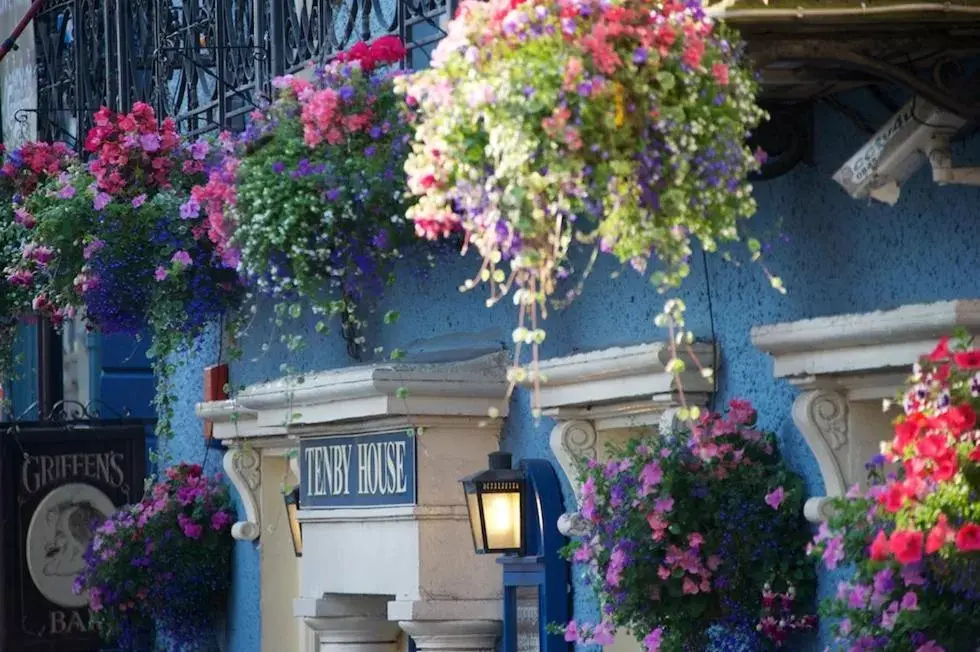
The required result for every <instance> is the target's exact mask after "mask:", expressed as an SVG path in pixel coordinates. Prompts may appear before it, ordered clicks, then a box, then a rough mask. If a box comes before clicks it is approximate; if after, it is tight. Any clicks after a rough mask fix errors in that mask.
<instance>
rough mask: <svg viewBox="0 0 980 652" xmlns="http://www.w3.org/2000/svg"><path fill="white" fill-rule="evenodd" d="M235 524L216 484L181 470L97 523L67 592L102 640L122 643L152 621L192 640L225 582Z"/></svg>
mask: <svg viewBox="0 0 980 652" xmlns="http://www.w3.org/2000/svg"><path fill="white" fill-rule="evenodd" d="M234 520H235V519H234V511H233V509H232V506H231V499H230V496H229V493H228V489H227V487H226V486H225V485H224V484H223V483H222V482H221V478H220V477H218V476H214V477H209V476H206V475H204V473H203V472H202V470H201V467H200V466H198V465H196V464H194V465H191V464H181V465H179V466H176V467H171V468H168V469H167V470H166V472H165V476H164V478H163V479H162V480H161V481H160V482H159V483H157V484H156V485H154V486H153V487H152V488H151V489H150V490H149V491H148V492H147V494H146V496H145V497H144V498H143V500H142V501H140V502H139V503H138V504H136V505H133V506H130V507H127V508H124V509H122V510H121V511H119V512H117V513H116V514H114V515H112V516H111V517H110V518H109V519H107V520H106V521H105V522H103V523H101V524H100V525H98V527H96V528H95V530H94V534H93V537H92V540H91V543H90V544H89V547H88V549H87V551H86V552H85V570H84V571H83V572H82V573H81V574H80V575H79V576H78V578H77V579H76V580H75V586H74V588H75V592H76V594H82V593H87V595H88V603H89V609H90V610H91V614H92V622H93V624H94V625H95V626H96V628H97V629H98V631H99V634H100V635H101V636H102V637H103V639H105V640H106V641H121V642H123V643H124V644H125V642H126V641H129V640H131V639H132V637H133V636H134V635H135V634H136V633H137V632H138V630H140V629H143V628H145V627H146V626H147V625H148V624H150V623H156V624H157V625H158V626H159V627H162V628H164V629H166V631H167V632H168V633H169V634H170V635H171V636H172V637H175V638H177V639H178V640H177V642H178V643H186V642H191V641H192V640H193V637H194V636H195V635H196V634H199V632H200V631H201V627H202V626H203V625H206V624H207V623H208V620H209V619H210V617H211V615H212V614H213V612H214V609H215V605H216V604H217V603H218V602H219V601H220V600H221V596H222V594H224V593H226V592H227V590H228V588H229V586H230V584H231V570H230V569H231V551H232V544H233V540H232V538H231V535H230V528H231V524H232V523H233V522H234Z"/></svg>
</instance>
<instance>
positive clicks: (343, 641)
mask: <svg viewBox="0 0 980 652" xmlns="http://www.w3.org/2000/svg"><path fill="white" fill-rule="evenodd" d="M386 605H387V598H386V597H385V596H360V595H337V594H334V595H326V596H324V597H322V598H318V599H309V598H299V599H297V600H294V601H293V613H294V614H295V615H296V617H297V618H300V619H302V621H303V623H305V624H306V626H307V628H308V629H309V630H310V631H311V632H312V633H313V638H314V646H313V651H314V652H397V650H398V636H399V634H400V631H399V628H398V624H397V623H393V622H391V621H390V620H388V618H387V614H386Z"/></svg>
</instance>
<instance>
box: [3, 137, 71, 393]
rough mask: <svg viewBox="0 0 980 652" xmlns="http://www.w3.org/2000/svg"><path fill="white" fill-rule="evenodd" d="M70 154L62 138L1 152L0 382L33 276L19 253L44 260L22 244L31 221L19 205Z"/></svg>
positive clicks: (61, 169) (25, 242)
mask: <svg viewBox="0 0 980 652" xmlns="http://www.w3.org/2000/svg"><path fill="white" fill-rule="evenodd" d="M0 152H3V147H2V145H0ZM74 158H75V157H74V154H73V153H72V152H71V150H69V149H68V146H67V145H65V144H64V143H53V144H52V143H33V142H31V143H25V144H24V145H21V146H20V147H18V148H16V149H14V150H11V151H10V152H9V153H6V154H5V156H4V161H3V165H2V166H0V383H3V382H4V381H5V380H8V379H9V378H10V374H11V372H12V370H13V363H14V360H13V344H14V337H15V334H16V326H17V322H18V321H19V320H20V319H21V318H23V317H25V316H26V315H28V314H29V313H30V312H31V298H32V295H31V293H30V288H31V286H32V284H33V282H34V275H33V272H31V271H30V270H25V269H21V268H20V263H21V261H22V259H23V257H24V256H25V254H27V255H31V256H33V257H35V259H36V262H37V263H38V264H39V265H44V264H46V262H47V255H46V252H45V251H44V250H37V249H36V248H35V249H31V248H29V247H28V243H29V241H30V232H31V229H33V228H34V220H33V218H32V217H31V216H30V215H29V214H28V213H27V212H26V211H25V210H24V208H23V204H24V202H25V200H26V199H27V198H28V197H30V195H31V193H33V192H34V191H35V190H36V189H37V187H38V185H40V184H42V183H44V182H45V181H46V180H48V179H50V178H52V177H57V176H59V175H60V174H61V173H63V172H64V171H65V170H66V169H67V168H68V166H69V165H70V164H71V163H72V162H73V161H74Z"/></svg>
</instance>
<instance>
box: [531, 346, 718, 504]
mask: <svg viewBox="0 0 980 652" xmlns="http://www.w3.org/2000/svg"><path fill="white" fill-rule="evenodd" d="M691 348H692V350H693V352H694V356H696V357H697V359H698V362H699V363H700V365H701V366H703V367H710V368H713V367H714V365H715V357H716V356H715V348H714V346H713V345H712V344H710V343H709V344H703V343H698V344H695V345H694V346H692V347H691ZM680 357H681V358H682V359H683V360H684V362H685V363H686V365H687V371H685V372H684V373H682V374H680V385H679V386H678V382H677V378H675V377H674V375H673V374H671V373H670V372H668V371H667V369H666V366H667V363H668V362H669V361H670V358H671V352H670V345H669V344H668V343H666V342H653V343H649V344H638V345H635V346H625V347H614V348H610V349H604V350H601V351H592V352H589V353H578V354H575V355H570V356H567V357H563V358H554V359H551V360H544V361H542V362H541V373H542V374H543V375H544V376H545V381H544V382H542V384H541V408H542V411H543V412H544V414H546V415H548V416H550V417H552V418H554V419H555V420H556V421H557V424H556V425H555V427H554V428H553V429H552V431H551V439H550V444H551V450H552V452H553V453H554V455H555V459H556V460H557V461H558V464H559V466H561V468H562V470H563V471H564V473H565V476H566V477H567V478H568V480H569V482H570V483H571V485H572V488H573V489H575V490H576V493H577V492H578V475H579V469H578V464H579V463H580V462H581V461H583V460H586V459H596V458H601V457H603V456H604V455H605V452H606V448H607V445H608V444H623V443H625V441H626V440H627V439H628V438H629V437H630V436H634V435H635V434H636V432H635V430H634V429H635V428H649V427H653V428H659V429H660V430H661V431H663V429H664V428H672V427H673V425H674V419H673V415H674V413H675V412H676V408H677V407H678V406H679V405H680V404H681V400H680V391H679V390H681V389H683V392H684V397H685V400H686V402H687V404H689V405H697V406H703V405H705V404H706V403H707V398H708V395H709V394H710V393H711V392H712V391H713V390H714V386H713V384H712V382H711V381H710V380H706V379H705V378H704V377H703V376H702V375H701V373H700V370H699V369H698V365H697V364H696V363H695V362H694V360H693V359H692V358H691V357H690V356H688V355H687V354H686V353H685V354H683V355H681V356H680Z"/></svg>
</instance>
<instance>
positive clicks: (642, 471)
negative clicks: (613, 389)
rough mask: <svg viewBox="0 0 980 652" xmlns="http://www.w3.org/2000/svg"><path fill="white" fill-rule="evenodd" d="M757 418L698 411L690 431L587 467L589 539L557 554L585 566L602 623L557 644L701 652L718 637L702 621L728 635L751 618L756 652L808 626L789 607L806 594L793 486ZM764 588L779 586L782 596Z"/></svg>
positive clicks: (742, 412) (736, 407) (808, 576)
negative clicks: (622, 643)
mask: <svg viewBox="0 0 980 652" xmlns="http://www.w3.org/2000/svg"><path fill="white" fill-rule="evenodd" d="M755 419H756V415H755V411H754V410H753V409H752V407H751V406H750V405H749V404H748V403H746V402H744V401H732V403H731V405H730V409H729V411H728V413H727V415H725V416H723V415H720V414H715V413H705V414H703V415H702V416H700V418H699V419H698V421H697V422H696V423H693V424H692V425H691V427H690V432H689V433H685V434H684V435H682V436H666V437H656V438H649V439H644V440H634V441H632V442H630V443H629V444H627V445H626V447H625V448H624V449H622V450H616V451H612V453H611V456H610V459H609V460H608V461H606V462H599V461H596V460H590V461H588V462H587V464H585V466H584V468H585V470H584V472H583V473H584V475H583V478H582V486H581V490H580V498H581V500H580V505H581V507H580V510H579V513H580V516H581V518H582V519H583V520H584V522H585V524H586V525H587V529H588V532H587V533H586V534H585V535H584V536H583V537H582V538H581V540H579V541H576V542H574V543H572V544H571V545H570V546H569V548H568V551H567V553H568V555H569V556H570V558H571V559H572V560H573V561H574V562H575V563H576V564H578V565H580V566H582V567H584V569H585V578H586V581H587V582H588V583H589V584H590V585H591V586H592V588H593V589H594V590H595V592H596V594H597V596H598V598H599V602H600V606H601V612H602V619H601V620H600V622H599V623H596V624H592V625H589V624H583V623H576V622H572V623H569V624H568V625H567V626H566V627H565V628H564V630H563V631H564V635H565V639H566V640H568V641H577V642H580V643H586V644H588V643H598V644H608V643H610V642H612V640H613V637H614V635H615V632H616V631H617V630H619V629H624V630H626V631H628V632H629V633H630V634H632V635H633V636H636V637H638V638H639V639H641V640H642V641H643V643H644V645H645V649H646V650H648V652H654V651H656V650H664V651H665V652H668V651H669V652H681V651H682V650H688V649H691V650H695V649H696V650H707V649H714V648H709V638H711V637H714V638H718V637H719V635H718V632H717V631H716V630H712V629H711V627H712V625H716V626H718V627H720V628H721V629H726V628H728V629H732V630H733V631H734V630H736V629H739V626H740V625H744V622H745V620H746V618H745V615H746V614H756V615H755V620H754V623H752V625H753V628H755V629H757V630H758V631H759V632H761V633H762V635H763V636H761V637H759V638H758V641H757V643H756V646H757V647H755V648H754V649H756V650H764V649H769V648H770V647H779V646H781V645H782V644H783V643H785V642H786V641H787V639H788V635H789V634H790V633H791V632H792V631H797V630H800V629H807V628H810V627H813V626H814V624H815V619H814V618H813V617H812V616H803V615H800V614H798V613H797V611H796V610H797V605H796V602H795V600H796V592H797V591H801V592H803V596H802V597H803V601H804V602H805V601H806V600H807V599H809V597H810V596H811V593H812V590H813V587H814V575H813V572H812V569H811V568H809V566H808V564H806V560H805V557H804V555H803V542H804V541H805V540H806V537H807V535H806V532H805V525H804V523H803V521H802V497H803V488H802V481H801V480H800V479H799V478H798V477H797V476H795V475H794V474H792V473H791V472H790V471H789V470H788V469H787V468H786V467H785V465H784V464H783V463H782V462H781V461H780V460H779V458H778V456H777V453H776V450H775V448H774V440H773V437H772V435H770V434H766V433H763V432H761V431H759V430H757V429H756V428H755V427H754V424H755ZM801 537H802V538H801ZM773 581H775V582H779V583H780V584H781V585H783V584H785V585H786V588H785V590H784V591H783V592H782V593H781V594H776V593H773V592H772V586H773V585H772V584H770V583H767V582H773ZM759 596H761V604H760V597H759ZM777 598H778V604H777V601H776V599H777ZM760 614H761V615H760ZM716 629H717V628H716ZM742 629H743V630H744V629H745V628H744V627H742ZM709 630H710V631H711V634H710V635H709ZM744 633H745V632H744V631H743V632H740V633H739V636H742V635H743V634H744ZM748 636H749V637H750V638H751V637H752V632H751V631H749V632H748Z"/></svg>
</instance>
